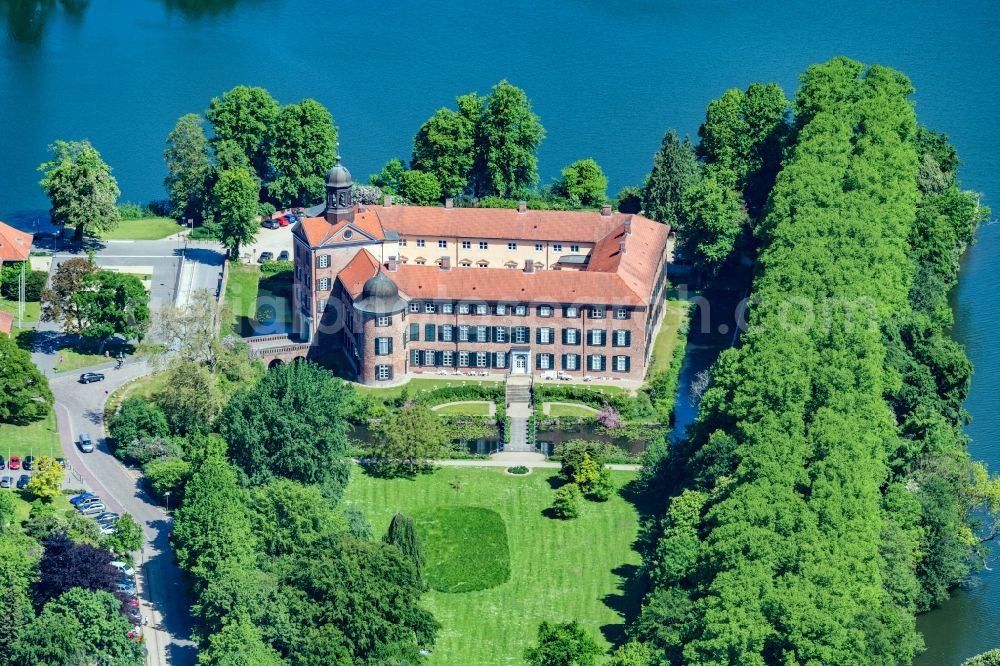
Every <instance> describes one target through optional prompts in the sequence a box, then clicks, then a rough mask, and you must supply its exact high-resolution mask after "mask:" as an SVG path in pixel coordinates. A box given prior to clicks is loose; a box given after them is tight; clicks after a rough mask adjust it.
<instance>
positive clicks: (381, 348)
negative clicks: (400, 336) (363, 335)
mask: <svg viewBox="0 0 1000 666" xmlns="http://www.w3.org/2000/svg"><path fill="white" fill-rule="evenodd" d="M391 353H392V338H375V355H376V356H388V355H389V354H391Z"/></svg>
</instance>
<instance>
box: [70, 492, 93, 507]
mask: <svg viewBox="0 0 1000 666" xmlns="http://www.w3.org/2000/svg"><path fill="white" fill-rule="evenodd" d="M91 497H97V495H95V494H94V493H80V494H79V495H74V496H73V497H70V498H69V503H70V504H72V505H73V506H76V505H77V504H79V503H80V502H82V501H83V500H85V499H90V498H91Z"/></svg>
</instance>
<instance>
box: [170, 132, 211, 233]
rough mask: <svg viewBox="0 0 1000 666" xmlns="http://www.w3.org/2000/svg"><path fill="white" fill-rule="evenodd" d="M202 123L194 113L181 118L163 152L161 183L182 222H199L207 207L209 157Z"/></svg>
mask: <svg viewBox="0 0 1000 666" xmlns="http://www.w3.org/2000/svg"><path fill="white" fill-rule="evenodd" d="M203 123H204V120H203V119H202V117H201V116H199V115H198V114H196V113H188V114H186V115H183V116H181V117H180V119H179V120H178V121H177V124H176V125H174V129H173V130H171V132H170V134H168V135H167V148H166V150H164V151H163V159H164V160H165V161H166V163H167V177H166V178H165V179H164V181H163V184H164V185H165V186H166V188H167V192H168V193H169V196H170V208H171V211H172V214H173V216H174V217H175V218H176V219H177V220H178V221H181V222H184V221H186V220H187V219H188V218H190V219H193V220H197V221H200V220H201V219H202V217H203V216H204V215H205V211H206V210H207V208H208V205H209V201H208V193H209V180H210V178H211V175H212V156H211V151H210V150H209V144H208V137H206V136H205V129H204V127H203V126H202V125H203Z"/></svg>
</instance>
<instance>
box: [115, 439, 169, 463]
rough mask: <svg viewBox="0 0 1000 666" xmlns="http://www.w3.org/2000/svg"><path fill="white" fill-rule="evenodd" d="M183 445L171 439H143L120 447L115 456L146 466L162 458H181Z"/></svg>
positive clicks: (134, 440)
mask: <svg viewBox="0 0 1000 666" xmlns="http://www.w3.org/2000/svg"><path fill="white" fill-rule="evenodd" d="M181 453H182V449H181V445H180V444H178V443H177V441H176V440H174V439H171V438H169V437H141V438H138V439H133V440H132V441H131V442H129V443H128V444H126V445H124V446H119V447H118V449H117V450H116V451H115V454H116V455H117V456H118V457H119V458H121V459H122V460H131V461H134V462H136V463H138V464H140V465H145V464H146V463H150V462H152V461H154V460H160V459H161V458H180V456H181Z"/></svg>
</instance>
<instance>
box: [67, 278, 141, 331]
mask: <svg viewBox="0 0 1000 666" xmlns="http://www.w3.org/2000/svg"><path fill="white" fill-rule="evenodd" d="M72 300H73V303H74V305H75V306H76V311H77V313H78V315H79V317H80V320H81V321H82V322H83V327H82V329H81V331H80V333H81V335H82V336H83V338H84V339H85V340H89V341H90V342H91V343H92V344H98V343H100V342H103V341H105V340H108V339H110V338H111V337H113V336H115V335H120V336H122V337H123V338H125V339H126V340H142V339H143V338H144V337H145V335H146V331H147V330H148V328H149V292H148V291H146V288H145V287H144V286H143V284H142V281H141V280H140V279H139V278H138V277H136V276H135V275H130V274H129V273H118V272H115V271H103V270H99V271H95V272H93V273H90V274H88V275H86V276H84V277H83V280H82V283H81V289H80V291H78V292H76V293H75V294H73V297H72Z"/></svg>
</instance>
